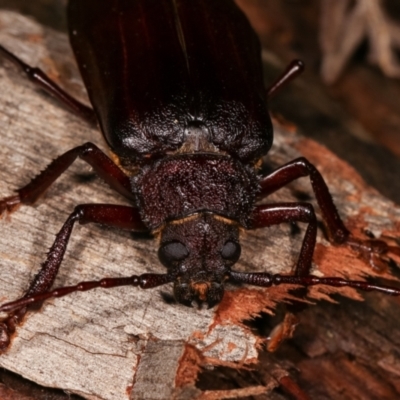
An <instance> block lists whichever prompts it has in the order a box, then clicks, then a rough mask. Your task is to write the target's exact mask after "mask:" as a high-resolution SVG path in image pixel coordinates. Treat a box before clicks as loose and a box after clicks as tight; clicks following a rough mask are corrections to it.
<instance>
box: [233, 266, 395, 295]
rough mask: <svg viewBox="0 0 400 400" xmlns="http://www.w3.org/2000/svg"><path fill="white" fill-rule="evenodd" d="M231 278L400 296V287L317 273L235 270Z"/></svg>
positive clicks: (273, 284)
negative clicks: (295, 273) (283, 273)
mask: <svg viewBox="0 0 400 400" xmlns="http://www.w3.org/2000/svg"><path fill="white" fill-rule="evenodd" d="M230 278H231V280H232V281H234V282H238V283H248V284H250V285H255V286H263V287H269V286H277V285H287V284H292V285H302V286H315V285H326V286H334V287H352V288H355V289H359V290H363V291H366V292H370V291H376V292H381V293H385V294H388V295H392V296H400V289H399V288H395V287H393V286H385V285H375V284H372V283H368V282H365V281H353V280H348V279H343V278H335V277H319V276H315V275H307V276H295V275H280V274H276V275H272V274H268V273H262V272H261V273H243V272H234V271H232V272H231V274H230Z"/></svg>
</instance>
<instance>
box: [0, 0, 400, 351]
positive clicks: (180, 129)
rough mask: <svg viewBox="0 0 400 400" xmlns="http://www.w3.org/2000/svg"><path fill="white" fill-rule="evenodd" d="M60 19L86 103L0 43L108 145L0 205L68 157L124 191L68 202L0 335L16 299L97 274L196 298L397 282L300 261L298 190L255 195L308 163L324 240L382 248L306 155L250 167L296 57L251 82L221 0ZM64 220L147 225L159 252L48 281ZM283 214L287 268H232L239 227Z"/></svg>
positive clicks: (310, 241) (307, 210)
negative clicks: (111, 269) (244, 290)
mask: <svg viewBox="0 0 400 400" xmlns="http://www.w3.org/2000/svg"><path fill="white" fill-rule="evenodd" d="M104 16H107V20H106V23H105V19H104ZM68 20H69V33H70V40H71V45H72V48H73V51H74V53H75V56H76V58H77V61H78V65H79V68H80V72H81V75H82V78H83V80H84V83H85V85H86V87H87V90H88V94H89V98H90V101H91V104H92V106H93V109H91V108H89V107H87V106H85V105H83V104H82V103H80V102H79V101H77V100H75V99H74V98H72V97H71V96H70V95H68V94H67V93H66V92H64V91H63V90H62V89H61V88H60V87H58V86H57V85H56V84H55V83H54V82H53V81H51V80H50V79H49V78H48V77H47V76H46V75H45V74H44V73H43V72H42V71H41V70H39V69H37V68H32V67H30V66H29V65H27V64H25V63H24V62H23V61H21V60H20V59H19V58H17V57H16V56H14V55H13V54H12V53H10V52H9V51H8V50H6V49H5V48H3V47H0V52H1V54H2V55H3V56H4V57H6V58H8V59H9V60H10V61H11V62H13V63H14V64H16V65H17V66H18V67H20V68H21V70H22V71H23V72H24V73H25V74H26V75H27V76H28V77H29V78H30V79H31V80H32V81H33V82H35V83H36V84H38V85H39V86H40V87H41V88H43V89H45V90H46V91H47V92H49V93H50V94H52V95H53V96H55V97H56V98H58V99H59V100H60V101H61V102H62V103H64V104H65V105H66V106H67V107H69V108H70V109H71V110H72V111H74V112H75V113H77V114H79V115H80V116H82V117H83V118H84V119H86V120H87V121H89V122H91V123H98V124H99V125H100V128H101V131H102V133H103V136H104V138H105V140H106V142H107V144H108V145H109V147H110V152H111V156H110V157H108V156H107V155H106V154H104V153H103V152H102V151H101V150H100V149H99V148H98V147H96V146H95V145H94V144H92V143H86V144H84V145H82V146H78V147H76V148H74V149H72V150H69V151H67V152H66V153H64V154H63V155H61V156H60V157H58V158H57V159H55V160H54V161H53V162H52V163H51V164H50V165H49V166H48V167H47V168H46V169H45V170H44V171H43V172H42V173H40V174H39V175H38V176H37V177H36V178H34V179H33V180H32V181H31V182H30V183H29V184H27V185H26V186H24V187H22V188H21V189H19V190H17V194H16V195H14V196H10V197H7V198H4V199H2V200H1V201H0V213H4V212H12V211H13V210H14V209H15V207H16V206H17V205H19V204H24V205H30V204H33V203H35V201H36V200H37V199H38V198H39V197H40V196H41V195H42V194H43V193H44V192H45V191H46V190H47V189H48V188H49V187H50V186H51V184H52V183H53V182H54V181H55V180H56V179H57V178H58V177H59V176H60V175H61V174H62V173H63V172H64V171H65V170H66V169H67V168H68V167H69V166H70V165H71V164H72V163H73V162H74V160H75V159H77V158H81V159H82V160H84V161H86V162H87V163H88V164H89V165H91V166H92V167H93V169H94V170H95V172H96V173H97V174H98V175H99V176H100V177H101V178H103V179H104V180H105V181H106V182H107V183H108V184H109V185H110V186H111V187H112V188H113V189H114V190H115V191H117V192H118V193H120V194H122V195H124V196H125V197H126V198H128V199H129V200H131V201H132V204H133V205H132V206H131V207H128V206H120V205H111V204H82V205H78V206H77V207H76V208H75V210H74V211H73V212H72V213H71V214H70V216H69V217H68V219H67V220H66V222H65V223H64V225H63V226H62V228H61V230H60V231H59V233H58V235H57V236H56V239H55V242H54V243H53V245H52V247H51V248H50V251H49V253H48V256H47V258H46V260H45V262H44V263H43V265H42V267H41V269H40V270H39V272H38V273H37V275H36V276H35V278H34V279H33V281H32V282H31V284H30V287H29V289H28V291H27V292H26V293H25V295H24V296H23V297H22V298H21V299H18V300H16V301H13V302H10V303H6V304H4V305H2V306H1V307H0V311H2V312H5V313H7V317H6V318H5V319H4V320H3V321H2V322H1V323H0V337H1V339H0V348H1V349H5V348H7V346H8V345H9V343H10V337H11V334H12V333H13V332H14V331H15V328H16V326H17V325H18V323H20V322H21V320H22V319H23V316H24V315H25V313H26V310H27V307H28V305H30V304H32V303H35V302H41V301H43V300H45V299H48V298H50V297H59V296H64V295H66V294H69V293H72V292H74V291H82V290H90V289H93V288H96V287H103V288H111V287H116V286H123V285H131V286H139V287H140V288H142V289H147V288H153V287H156V286H160V285H163V284H165V283H169V282H173V284H174V296H175V298H176V300H177V301H178V302H180V303H183V304H185V305H188V306H191V305H192V304H193V303H197V304H199V305H201V304H203V303H206V304H207V305H208V306H209V307H212V306H214V305H216V304H218V303H219V302H220V301H221V299H222V297H223V294H224V283H225V282H226V281H233V282H242V283H247V284H252V285H257V286H264V287H268V286H271V285H278V284H288V283H289V284H300V285H303V286H310V285H317V284H321V285H330V286H350V287H355V288H358V289H362V290H378V291H381V292H383V293H387V294H392V295H399V294H400V290H399V289H396V288H391V287H387V286H377V285H373V284H369V283H366V282H363V281H350V280H345V279H342V278H337V277H324V278H321V277H317V276H313V275H310V268H311V263H312V257H313V252H314V247H315V242H316V233H317V219H316V216H315V213H314V210H313V207H312V206H311V205H310V204H308V203H303V202H297V203H280V204H263V205H257V204H256V200H257V199H262V198H265V197H266V196H268V195H269V194H271V193H273V192H275V191H277V190H278V189H280V188H282V187H284V186H285V185H287V184H288V183H290V182H292V181H293V180H295V179H297V178H300V177H304V176H308V177H309V178H310V180H311V184H312V188H313V191H314V193H315V196H316V199H317V202H318V205H319V207H320V208H321V211H322V215H323V219H324V221H325V223H326V226H327V230H328V234H329V239H330V240H331V242H332V243H335V244H347V245H350V246H352V247H353V248H356V249H357V248H362V249H363V251H364V252H365V251H369V252H370V253H371V254H376V255H380V254H385V253H388V252H390V251H395V249H394V248H393V247H391V246H388V245H387V244H386V243H385V242H383V241H379V240H374V241H371V240H365V241H362V240H359V239H355V238H353V237H352V235H351V233H350V232H349V230H348V229H347V228H346V227H345V225H344V224H343V222H342V220H341V218H340V216H339V213H338V211H337V209H336V207H335V205H334V203H333V201H332V197H331V195H330V193H329V190H328V188H327V186H326V184H325V182H324V179H323V178H322V176H321V174H320V173H319V172H318V171H317V169H316V168H315V167H314V166H313V165H312V164H311V163H310V162H308V161H307V160H306V159H305V158H299V159H296V160H294V161H292V162H290V163H288V164H286V165H284V166H282V167H280V168H278V169H276V170H275V171H274V172H272V173H271V174H269V175H266V176H259V175H258V173H257V165H258V161H259V159H260V158H261V156H263V155H265V154H266V153H267V152H268V151H269V149H270V147H271V145H272V139H273V132H272V124H271V119H270V116H269V113H268V109H267V100H268V99H270V98H271V97H272V96H273V95H274V94H275V93H276V92H277V91H278V90H279V89H280V88H282V87H283V86H284V85H285V84H286V83H287V82H288V81H290V80H291V79H292V78H293V77H294V76H296V75H297V74H298V73H300V72H301V71H302V69H303V64H302V62H301V61H293V62H292V63H291V64H290V65H289V66H288V68H287V69H286V71H284V73H283V74H282V75H281V77H280V78H279V79H277V80H276V81H275V82H274V83H273V84H272V85H271V86H270V87H269V88H268V89H266V90H262V88H263V74H262V63H261V57H260V44H259V41H258V38H257V36H256V34H255V33H254V31H253V30H252V28H251V26H250V24H249V22H248V21H247V19H246V18H245V16H244V15H243V14H242V13H241V11H240V10H239V9H238V7H237V6H236V5H235V3H234V2H233V1H232V0H219V1H215V0H191V1H187V0H186V1H185V0H121V1H118V2H115V1H104V2H98V1H96V0H84V1H82V0H70V1H69V4H68ZM76 222H79V223H80V224H86V223H98V224H104V225H108V226H111V227H115V228H120V229H127V230H131V231H137V232H151V233H153V234H156V235H158V236H159V238H160V247H159V250H158V255H159V259H160V261H161V263H162V264H163V265H164V266H165V267H166V269H167V272H166V273H164V274H143V275H140V276H136V275H134V276H131V277H125V278H105V279H102V280H100V281H88V282H81V283H79V284H78V285H75V286H70V287H64V288H58V289H55V290H51V287H52V285H53V282H54V280H55V278H56V276H57V273H58V270H59V267H60V265H61V262H62V259H63V256H64V253H65V250H66V247H67V244H68V240H69V237H70V234H71V232H72V229H73V226H74V224H75V223H76ZM284 222H304V223H307V224H308V226H307V229H306V232H305V236H304V239H303V244H302V247H301V250H300V255H299V257H298V261H297V264H296V266H295V272H294V274H293V275H288V276H284V275H271V274H269V273H267V272H260V273H242V272H236V271H234V270H232V269H231V268H232V266H233V265H234V264H235V263H236V262H237V261H238V259H239V257H240V252H241V248H240V240H239V236H240V235H239V234H240V230H241V229H243V228H244V229H257V228H263V227H268V226H271V225H275V224H280V223H284Z"/></svg>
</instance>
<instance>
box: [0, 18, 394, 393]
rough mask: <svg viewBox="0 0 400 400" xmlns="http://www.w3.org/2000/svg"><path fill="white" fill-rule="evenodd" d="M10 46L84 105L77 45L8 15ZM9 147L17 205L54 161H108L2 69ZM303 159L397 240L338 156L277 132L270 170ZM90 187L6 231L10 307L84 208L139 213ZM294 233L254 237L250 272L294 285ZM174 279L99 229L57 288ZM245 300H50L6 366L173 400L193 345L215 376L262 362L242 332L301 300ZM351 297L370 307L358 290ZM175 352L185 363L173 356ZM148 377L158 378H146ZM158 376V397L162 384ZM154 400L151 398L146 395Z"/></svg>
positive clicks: (3, 287)
mask: <svg viewBox="0 0 400 400" xmlns="http://www.w3.org/2000/svg"><path fill="white" fill-rule="evenodd" d="M0 43H1V44H3V45H5V46H6V47H8V48H9V49H10V50H12V51H13V52H14V53H15V54H18V55H19V56H21V58H23V59H24V60H25V61H26V62H29V63H31V64H32V65H38V66H40V67H41V68H43V69H44V70H46V72H47V73H48V74H49V75H50V76H51V77H53V78H55V79H56V80H57V81H58V80H59V81H60V83H61V84H62V85H63V86H64V87H66V88H67V89H68V90H69V91H70V92H71V93H74V94H75V95H77V96H79V97H80V98H82V99H84V98H85V95H84V92H83V90H82V85H81V82H80V78H79V74H78V72H77V69H76V66H75V64H74V62H73V57H72V54H71V51H70V49H69V46H68V42H67V38H66V36H65V35H62V34H59V33H55V32H52V31H49V30H48V29H44V28H42V27H41V26H39V25H37V24H36V23H34V22H32V21H31V20H29V19H27V18H24V17H21V16H18V15H17V14H14V13H11V12H5V11H2V12H1V13H0ZM0 135H1V139H0V140H1V147H0V159H1V169H0V177H1V180H0V196H7V195H10V193H11V191H12V190H13V189H15V188H17V187H19V186H21V185H24V184H25V183H27V182H28V181H29V179H30V178H32V177H33V176H35V175H36V174H37V173H38V171H40V170H41V169H43V168H44V167H45V166H46V165H47V164H48V163H49V162H50V161H51V159H53V158H55V157H56V156H57V155H58V154H60V153H61V152H63V151H66V150H68V149H70V148H72V147H74V146H76V145H79V144H82V143H84V142H85V141H88V140H91V141H93V142H95V143H97V144H99V145H100V147H103V149H105V146H102V140H101V139H100V138H101V135H100V134H99V132H98V131H97V130H94V129H91V128H90V127H89V126H87V125H86V124H85V123H84V122H82V121H81V120H80V119H79V118H78V117H75V116H74V115H72V114H71V113H70V112H68V111H66V110H64V109H63V108H62V107H60V106H59V104H58V103H57V102H56V101H53V100H52V99H50V98H49V97H48V96H46V95H43V94H41V93H40V92H38V91H37V90H36V89H35V88H34V87H33V86H32V85H31V84H30V83H29V82H27V80H26V79H25V78H24V77H23V76H21V74H19V73H18V72H17V71H16V69H15V68H14V67H13V66H11V65H10V64H9V63H8V62H5V61H2V60H1V61H0ZM300 150H301V152H300ZM302 153H309V154H307V155H308V156H311V161H313V160H312V158H313V157H314V161H315V162H316V163H317V166H318V167H320V168H321V170H322V172H323V173H324V175H325V176H326V177H327V181H328V184H329V186H330V188H331V190H332V194H333V196H334V198H335V201H336V203H337V205H338V208H339V209H340V211H341V213H342V215H343V216H344V217H345V219H351V221H352V223H353V225H354V226H356V227H358V226H359V225H360V226H361V225H362V226H364V227H365V228H368V229H369V230H371V231H373V232H374V233H375V234H376V235H377V236H379V235H380V233H381V232H383V231H387V232H394V231H395V225H394V222H393V221H398V220H399V219H400V210H399V208H397V207H395V206H394V205H393V204H392V203H391V202H389V201H387V200H385V199H384V198H382V197H381V196H379V195H378V194H377V193H376V192H375V191H373V190H371V189H368V188H366V187H365V185H364V183H363V182H362V180H361V179H360V178H359V177H358V176H357V174H356V173H355V172H354V171H353V170H352V169H351V168H350V167H348V166H347V165H346V164H344V163H342V162H341V161H340V160H338V159H337V158H336V157H335V156H334V155H332V154H331V153H329V152H328V151H327V150H326V149H324V148H323V147H321V146H318V145H317V144H315V143H314V142H312V141H309V140H306V139H304V138H302V137H301V136H299V135H298V134H297V133H294V132H292V131H291V130H290V129H285V128H284V127H281V126H277V129H276V140H275V145H274V148H273V150H272V151H271V153H270V154H269V157H268V160H269V162H270V163H271V165H273V166H276V165H280V164H283V163H285V162H287V161H289V160H291V159H293V158H296V157H298V156H300V155H301V154H302ZM332 166H335V168H332ZM82 174H85V175H88V174H91V171H90V168H89V167H88V166H87V165H85V164H83V163H80V162H77V163H76V164H74V165H73V166H72V167H71V168H70V170H68V171H67V172H66V173H65V174H64V176H63V177H62V178H60V179H59V181H57V183H56V184H55V185H54V187H53V188H52V189H51V190H49V192H48V194H47V195H46V196H45V198H44V199H43V200H42V201H40V202H39V204H38V205H37V206H35V207H22V208H21V209H20V210H19V211H18V212H16V213H14V214H12V215H11V216H9V217H6V218H4V219H3V220H1V221H0V230H1V235H0V258H1V270H0V301H1V302H4V301H7V300H11V299H14V298H16V297H18V296H20V295H21V294H22V293H23V292H24V290H25V289H26V288H27V286H28V282H29V280H30V279H31V278H32V277H33V275H34V274H35V272H36V271H37V269H38V268H39V266H40V263H41V261H43V259H44V257H45V253H46V251H47V249H48V248H49V246H50V245H51V243H52V241H53V239H54V235H55V234H56V233H57V231H58V229H59V228H60V227H61V224H62V223H63V221H64V220H65V219H66V218H67V216H68V213H69V212H71V211H72V210H73V207H74V206H75V205H77V204H79V203H89V202H93V203H107V202H108V203H117V204H127V203H126V201H125V200H124V199H122V198H121V197H120V196H118V195H116V194H115V193H113V192H112V191H111V189H109V188H108V187H107V186H106V185H105V184H103V183H102V182H101V181H99V180H98V179H95V180H94V181H91V182H90V183H85V184H83V183H80V182H79V179H78V178H79V176H80V175H82ZM299 191H300V192H304V193H308V194H310V196H311V197H312V198H313V196H312V193H311V189H310V184H309V182H308V180H307V179H304V180H301V181H299V182H297V183H295V184H294V185H292V186H291V187H290V188H287V189H283V190H281V191H280V192H279V194H276V195H273V196H271V197H270V198H269V199H268V201H291V200H294V199H295V196H294V193H296V192H299ZM313 203H314V204H315V202H314V200H313ZM289 232H290V228H289V227H288V226H280V227H273V228H271V229H266V230H260V231H258V232H249V233H246V234H245V235H244V237H243V241H242V243H243V246H242V248H243V256H242V259H241V261H240V262H239V263H238V265H237V268H238V269H242V270H254V271H263V270H269V271H273V272H290V270H291V268H292V266H293V264H294V262H295V260H296V257H297V255H298V250H299V247H300V244H301V239H302V235H297V236H295V237H293V236H290V235H289ZM318 240H319V253H318V254H319V256H318V260H317V264H318V265H316V266H315V268H316V269H315V273H316V274H327V273H329V274H330V275H335V276H339V275H341V274H344V275H345V276H350V277H352V278H359V277H362V276H365V275H374V274H375V273H374V272H373V271H371V270H370V269H369V268H368V266H366V265H365V264H364V263H363V262H362V261H359V260H358V259H357V258H356V254H354V253H352V252H351V251H350V250H348V249H346V248H344V249H341V250H337V249H334V251H332V247H331V246H330V245H329V244H328V243H327V242H326V240H325V239H323V237H322V235H320V237H319V239H318ZM162 270H163V267H162V266H161V265H160V263H159V262H158V260H157V244H156V243H155V242H153V241H149V240H133V239H132V238H131V236H130V234H129V233H126V232H115V231H112V230H109V229H105V228H101V227H98V226H85V227H81V226H78V227H76V228H75V230H74V232H73V235H72V239H71V242H70V245H69V248H68V251H67V254H66V257H65V261H64V262H63V265H62V268H61V270H60V275H59V277H58V278H57V281H56V285H57V286H59V285H67V284H74V283H76V282H78V281H81V280H88V279H98V278H101V277H104V276H126V275H131V274H140V273H143V272H161V271H162ZM233 290H234V291H228V292H227V295H226V296H225V298H224V301H223V303H222V304H221V306H220V307H219V308H217V309H214V310H196V309H187V308H186V307H183V306H180V305H168V304H166V303H165V302H164V301H163V300H162V298H161V296H160V292H161V291H170V287H165V288H162V289H156V290H149V291H140V290H139V289H136V288H119V289H113V290H108V291H105V290H100V289H99V290H96V291H92V292H88V293H79V294H73V295H71V296H69V297H66V298H62V299H57V300H51V301H48V302H47V303H45V305H44V306H43V307H42V309H41V312H40V313H35V314H31V315H30V316H29V318H27V319H26V322H25V323H24V325H23V327H21V328H19V329H18V331H17V335H16V337H15V339H14V341H13V344H12V347H11V348H10V350H9V351H8V352H7V353H5V354H3V355H1V356H0V365H1V366H3V367H5V368H7V369H10V370H12V371H15V372H17V373H19V374H21V375H23V376H25V377H27V378H29V379H31V380H33V381H35V382H38V383H39V384H42V385H45V386H51V387H57V388H62V389H65V390H68V391H70V392H73V393H78V394H81V395H82V396H84V397H85V398H88V399H110V400H111V399H127V398H129V394H130V393H132V398H149V399H152V398H169V397H170V394H171V391H172V388H173V385H174V384H175V383H174V379H172V378H171V377H172V376H173V374H171V373H172V372H174V371H177V370H178V367H179V366H180V363H181V362H183V361H182V359H181V358H180V357H179V354H180V352H182V353H183V349H184V344H186V343H189V344H192V345H193V346H195V347H196V348H197V349H198V350H199V352H200V353H201V354H202V356H203V357H204V358H203V362H204V363H207V364H210V365H218V364H230V365H235V364H234V363H239V364H237V365H243V364H246V363H247V364H248V363H254V362H255V361H256V358H257V346H258V345H259V344H260V340H261V339H260V338H258V337H257V336H255V334H254V333H252V332H251V331H250V329H248V328H247V327H246V326H245V325H243V323H242V321H243V320H244V319H248V318H250V317H251V316H255V315H257V314H258V313H259V312H261V311H268V310H271V309H273V307H274V304H275V303H276V302H280V301H283V300H285V299H290V295H289V294H288V293H287V288H272V289H270V290H268V291H266V290H260V289H255V288H240V289H233ZM336 292H338V290H334V289H324V288H322V289H321V288H320V289H318V288H314V289H313V290H312V291H311V296H312V297H314V298H315V299H319V298H328V294H329V293H336ZM340 292H341V293H345V294H346V295H348V296H351V297H354V298H361V297H360V296H359V295H358V294H357V293H356V292H355V291H353V290H340ZM171 343H172V344H173V348H174V352H168V350H166V349H168V348H169V347H168V346H171ZM180 346H181V347H182V351H181V350H180ZM153 347H157V349H159V350H158V351H160V355H161V356H162V354H163V352H166V353H168V354H169V355H171V357H168V358H165V365H163V364H162V363H160V362H157V360H158V359H157V355H155V356H154V357H152V356H151V354H152V352H151V349H152V348H153ZM158 368H159V370H158ZM146 370H149V376H148V377H147V378H146ZM165 371H167V372H168V373H167V374H166V373H165ZM156 377H158V378H159V381H158V385H156V386H155V385H152V384H149V382H152V380H154V379H156ZM146 379H148V380H146ZM136 385H138V386H136ZM140 385H143V386H140ZM161 387H163V388H164V389H162V390H164V391H165V392H164V393H163V392H162V391H160V388H161ZM144 388H147V389H146V390H147V391H148V392H147V394H146V395H144V394H143V393H145V389H144ZM168 388H169V389H168ZM139 393H141V394H139ZM157 396H158V397H157ZM160 396H161V397H160ZM162 396H164V397H162Z"/></svg>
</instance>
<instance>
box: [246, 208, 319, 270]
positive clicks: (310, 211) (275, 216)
mask: <svg viewBox="0 0 400 400" xmlns="http://www.w3.org/2000/svg"><path fill="white" fill-rule="evenodd" d="M283 222H306V223H308V227H307V230H306V233H305V236H304V239H303V245H302V246H301V250H300V255H299V259H298V261H297V264H296V267H295V271H294V272H295V275H296V276H304V275H308V274H309V273H310V269H311V262H312V257H313V254H314V247H315V243H316V238H317V218H316V216H315V212H314V208H313V206H312V205H311V204H308V203H277V204H263V205H260V206H257V207H256V208H255V209H254V211H253V213H252V216H251V223H250V227H249V228H250V229H257V228H266V227H268V226H271V225H278V224H281V223H283Z"/></svg>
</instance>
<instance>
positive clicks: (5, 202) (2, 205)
mask: <svg viewBox="0 0 400 400" xmlns="http://www.w3.org/2000/svg"><path fill="white" fill-rule="evenodd" d="M20 204H21V199H20V197H19V195H18V194H16V195H14V196H9V197H5V198H4V199H1V200H0V216H2V215H3V214H4V213H5V212H7V213H9V214H11V213H13V212H14V211H16V210H17V209H18V207H19V205H20Z"/></svg>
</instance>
